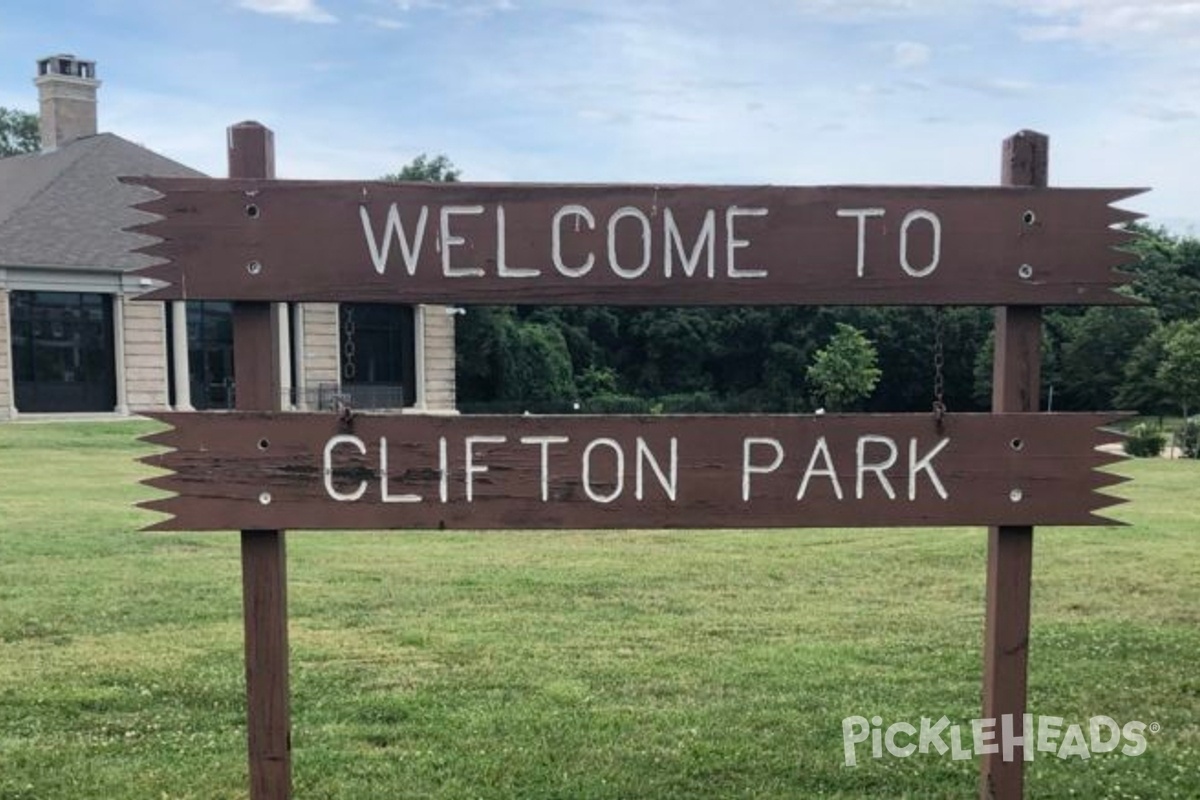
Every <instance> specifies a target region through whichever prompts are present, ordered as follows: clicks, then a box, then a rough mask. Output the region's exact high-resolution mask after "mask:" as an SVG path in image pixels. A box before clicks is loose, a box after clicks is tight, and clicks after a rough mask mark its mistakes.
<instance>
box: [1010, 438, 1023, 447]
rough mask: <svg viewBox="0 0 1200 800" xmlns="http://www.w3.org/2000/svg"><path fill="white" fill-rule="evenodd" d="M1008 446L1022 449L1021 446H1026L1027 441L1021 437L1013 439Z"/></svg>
mask: <svg viewBox="0 0 1200 800" xmlns="http://www.w3.org/2000/svg"><path fill="white" fill-rule="evenodd" d="M1008 446H1009V447H1011V448H1012V449H1013V450H1020V449H1021V448H1023V447H1024V446H1025V442H1024V441H1023V440H1021V439H1013V440H1012V441H1011V442H1009V443H1008Z"/></svg>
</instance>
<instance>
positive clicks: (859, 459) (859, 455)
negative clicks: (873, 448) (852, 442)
mask: <svg viewBox="0 0 1200 800" xmlns="http://www.w3.org/2000/svg"><path fill="white" fill-rule="evenodd" d="M869 444H881V445H883V446H884V447H886V448H887V457H886V458H884V460H883V461H876V462H874V463H868V462H867V445H869ZM898 455H899V453H898V451H897V450H896V442H895V441H893V440H892V439H889V438H888V437H886V436H874V435H866V436H860V437H858V446H857V450H856V461H855V463H856V466H855V470H854V496H855V498H857V499H859V500H862V499H863V483H864V481H863V478H864V477H865V476H866V474H867V473H868V472H871V473H874V474H875V478H876V479H877V480H878V481H879V485H880V486H882V487H883V491H884V493H885V494H887V496H888V500H895V499H896V492H895V491H894V490H893V489H892V482H891V481H889V480H888V477H887V474H886V473H887V470H889V469H891V468H892V467H893V466H895V464H896V457H897V456H898Z"/></svg>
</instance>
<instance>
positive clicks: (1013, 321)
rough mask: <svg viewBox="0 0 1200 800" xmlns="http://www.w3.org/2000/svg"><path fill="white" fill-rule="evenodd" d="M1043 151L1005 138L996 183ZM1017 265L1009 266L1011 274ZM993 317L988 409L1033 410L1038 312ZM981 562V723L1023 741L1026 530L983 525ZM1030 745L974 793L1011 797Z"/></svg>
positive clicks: (986, 769) (986, 768) (991, 771)
mask: <svg viewBox="0 0 1200 800" xmlns="http://www.w3.org/2000/svg"><path fill="white" fill-rule="evenodd" d="M1048 154H1049V139H1048V138H1047V137H1046V136H1045V135H1043V134H1040V133H1035V132H1034V131H1021V132H1019V133H1017V134H1015V135H1013V136H1011V137H1009V138H1008V139H1005V140H1004V150H1003V165H1002V168H1001V179H1000V180H1001V183H1003V184H1004V185H1005V186H1039V187H1044V186H1046V185H1047V168H1048V165H1049V158H1048ZM1031 210H1032V209H1031ZM1035 212H1036V210H1035ZM1029 223H1032V224H1036V221H1035V220H1031V221H1028V222H1027V221H1026V220H1024V219H1015V220H1013V225H1014V226H1016V225H1023V224H1029ZM1019 267H1020V265H1019V264H1014V265H1013V269H1014V270H1016V269H1018V268H1019ZM995 313H996V323H995V332H996V341H995V355H994V357H993V362H992V411H996V412H1003V411H1037V410H1038V396H1039V393H1040V390H1041V389H1040V385H1041V342H1042V309H1041V308H1040V307H1038V306H1001V307H998V308H997V309H996V312H995ZM1013 488H1014V490H1017V489H1019V488H1020V487H1013ZM987 558H988V560H987V612H986V614H987V618H986V622H985V624H984V645H983V718H984V719H994V720H995V721H996V723H995V730H996V736H995V740H996V742H997V743H1000V742H1002V741H1003V740H1002V733H1001V732H1002V730H1003V727H1002V725H1003V723H1002V718H1003V717H1004V716H1005V715H1011V717H1010V719H1011V730H1012V735H1013V736H1014V737H1029V736H1032V735H1033V733H1034V732H1033V731H1026V730H1025V727H1024V714H1025V699H1026V679H1027V670H1028V655H1029V589H1030V582H1031V577H1032V570H1033V528H1032V527H1030V526H1025V525H1020V526H1008V525H1003V526H995V527H992V528H989V529H988V556H987ZM1031 744H1032V743H1031V742H1028V741H1026V742H1024V746H1017V747H1014V748H1013V750H1012V757H1011V759H1010V760H1008V761H1006V760H1005V759H1004V748H1003V747H1000V749H999V752H996V753H990V754H985V755H984V756H983V760H982V762H981V763H980V796H981V797H982V798H984V800H992V798H996V800H1019V798H1020V797H1021V796H1022V793H1023V790H1024V766H1025V764H1024V758H1025V751H1026V749H1027V748H1029V747H1030V745H1031Z"/></svg>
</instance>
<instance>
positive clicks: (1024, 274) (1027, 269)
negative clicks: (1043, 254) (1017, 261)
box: [1017, 264, 1033, 281]
mask: <svg viewBox="0 0 1200 800" xmlns="http://www.w3.org/2000/svg"><path fill="white" fill-rule="evenodd" d="M1017 274H1018V275H1020V276H1021V279H1022V280H1026V281H1027V280H1029V279H1030V278H1032V277H1033V267H1031V266H1030V265H1029V264H1022V265H1021V266H1019V267H1017Z"/></svg>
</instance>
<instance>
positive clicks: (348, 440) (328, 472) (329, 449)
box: [322, 434, 367, 503]
mask: <svg viewBox="0 0 1200 800" xmlns="http://www.w3.org/2000/svg"><path fill="white" fill-rule="evenodd" d="M343 444H349V445H353V446H354V447H355V448H357V449H358V452H360V453H362V454H363V455H364V456H365V455H366V454H367V445H366V444H365V443H364V442H363V440H362V439H360V438H358V437H357V436H350V435H347V434H341V435H339V436H334V437H333V438H332V439H330V440H329V441H328V442H326V443H325V457H324V459H323V460H322V472H323V473H324V475H325V493H326V494H328V495H329V496H330V497H331V498H333V499H334V500H337V501H338V502H341V503H353V502H354V501H355V500H358V499H359V498H360V497H362V496H363V495H364V494H366V493H367V482H366V481H362V482H361V483H359V484H358V488H357V489H355V490H354V491H353V492H350V493H349V494H346V493H344V492H339V491H338V490H337V489H335V488H334V486H333V449H334V448H335V447H337V446H338V445H343Z"/></svg>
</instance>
